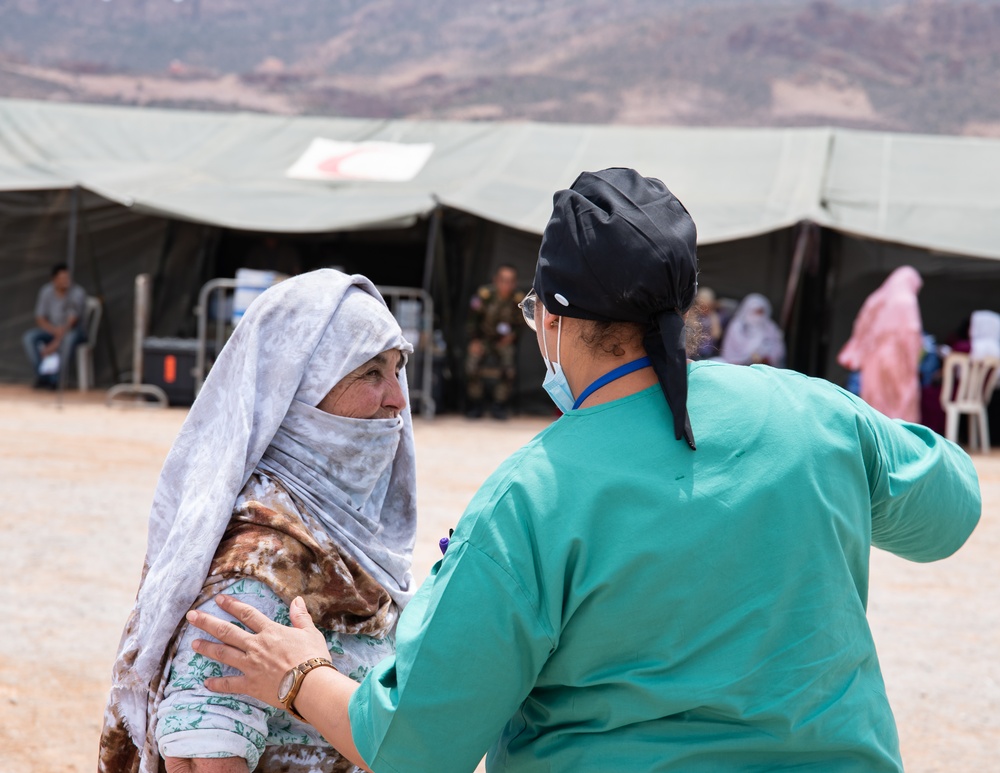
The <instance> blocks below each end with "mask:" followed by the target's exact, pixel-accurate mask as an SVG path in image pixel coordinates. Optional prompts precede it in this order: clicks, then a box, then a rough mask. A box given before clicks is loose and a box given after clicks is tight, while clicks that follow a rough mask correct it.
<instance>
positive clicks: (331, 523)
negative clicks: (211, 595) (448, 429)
mask: <svg viewBox="0 0 1000 773" xmlns="http://www.w3.org/2000/svg"><path fill="white" fill-rule="evenodd" d="M390 349H399V350H402V351H403V352H411V351H412V350H413V347H412V346H410V344H408V343H407V342H406V341H405V340H404V339H403V336H402V332H401V330H400V328H399V325H398V324H397V322H396V320H395V319H394V318H393V316H392V314H391V313H390V312H389V309H388V308H387V307H386V305H385V301H383V299H382V297H381V296H380V295H379V293H378V291H377V290H376V289H375V286H374V285H373V284H372V283H371V282H370V281H369V280H368V279H366V278H365V277H363V276H360V275H354V276H348V275H346V274H343V273H341V272H339V271H334V270H331V269H323V270H320V271H313V272H310V273H307V274H302V275H300V276H297V277H293V278H291V279H288V280H285V281H284V282H282V283H280V284H279V285H276V286H275V287H272V288H270V289H269V290H267V291H266V292H265V293H263V294H262V295H261V296H260V297H259V298H258V299H257V300H255V301H254V302H253V303H252V304H251V305H250V307H249V308H248V309H247V312H246V314H245V315H244V317H243V319H242V320H241V321H240V324H239V325H238V326H237V327H236V330H235V331H234V333H233V335H232V337H231V338H230V340H229V342H228V343H227V344H226V346H225V347H224V348H223V350H222V352H221V353H220V355H219V358H218V360H217V361H216V362H215V364H214V366H213V367H212V370H211V372H210V373H209V375H208V378H207V379H206V380H205V384H204V386H203V388H202V390H201V392H200V393H199V395H198V398H197V399H196V400H195V402H194V404H193V405H192V406H191V410H190V412H189V413H188V416H187V419H186V420H185V421H184V424H183V426H182V427H181V430H180V432H179V433H178V435H177V438H176V440H175V441H174V444H173V447H172V448H171V449H170V453H169V454H168V456H167V459H166V462H165V463H164V465H163V470H162V471H161V473H160V479H159V483H158V484H157V487H156V492H155V494H154V496H153V505H152V511H151V514H150V520H149V535H148V544H147V551H146V562H147V565H148V570H147V572H146V575H145V578H144V580H143V582H142V585H141V586H140V588H139V593H138V596H137V598H136V606H135V611H136V615H137V620H136V625H135V626H134V628H133V631H134V635H133V637H132V638H133V641H131V642H126V641H123V642H122V646H121V651H122V652H125V651H128V650H130V649H132V650H133V651H137V656H136V659H135V662H134V666H133V668H132V669H130V670H129V671H128V673H127V674H125V675H124V676H123V677H122V678H121V679H120V680H119V681H117V682H116V683H115V684H114V685H112V690H111V698H112V701H113V702H114V703H116V704H117V705H118V706H119V709H120V711H121V713H122V716H123V717H124V719H125V721H126V724H127V725H128V729H129V733H130V735H131V736H132V738H133V740H134V741H135V742H136V745H137V746H139V748H142V744H141V740H142V739H143V737H144V735H145V723H146V706H147V699H148V697H149V688H150V683H151V681H152V680H153V679H154V678H155V677H156V676H157V673H158V671H159V670H160V669H162V667H163V657H164V654H165V653H166V649H167V647H168V646H169V643H170V640H171V639H172V637H173V636H174V634H175V632H176V630H177V627H178V625H179V624H180V623H181V622H182V621H183V617H184V614H185V613H186V612H187V611H188V609H189V608H190V606H191V604H192V603H193V602H194V600H195V599H196V598H197V597H198V594H199V592H200V591H201V588H202V585H203V583H204V580H205V577H206V575H207V574H208V570H209V567H210V565H211V562H212V558H213V556H214V555H215V551H216V548H217V547H218V544H219V542H220V540H221V539H222V535H223V533H224V531H225V529H226V526H227V525H228V523H229V520H230V516H231V514H232V511H233V506H234V504H235V502H236V498H237V496H238V494H239V493H240V491H241V490H242V488H243V486H244V485H245V484H246V482H247V480H248V479H249V477H250V475H251V474H252V473H253V472H254V470H255V469H257V468H258V467H259V466H260V467H261V468H262V469H266V468H267V467H268V466H269V465H268V463H267V461H265V462H264V463H263V464H262V458H263V457H264V456H265V453H266V452H267V454H268V459H271V460H272V464H271V465H270V466H272V467H274V466H275V465H277V466H281V460H284V462H285V465H284V469H283V471H284V472H287V473H289V474H288V476H287V477H290V478H293V480H291V481H290V483H291V486H290V488H291V489H292V491H293V493H295V494H298V495H300V497H301V496H303V494H305V495H308V494H309V493H310V489H312V490H313V491H312V494H313V496H312V497H311V499H312V501H306V505H307V506H309V508H310V510H312V509H313V508H314V507H322V506H323V505H324V504H325V503H327V502H328V501H329V500H330V497H331V496H332V497H334V498H335V499H336V501H337V502H338V503H340V504H343V505H346V506H345V507H341V506H339V505H338V506H336V507H332V508H329V509H330V510H334V511H335V512H332V513H331V512H325V513H316V514H317V515H323V516H324V517H322V518H321V520H322V521H323V523H324V526H325V527H326V528H328V529H329V530H330V531H331V533H333V536H334V537H335V538H336V539H337V542H338V545H339V546H341V547H342V548H343V549H344V550H345V551H346V552H347V553H349V554H350V555H351V557H352V558H354V559H355V560H356V561H358V563H359V564H361V566H362V567H363V568H364V569H365V570H366V571H368V572H369V573H370V574H371V575H372V576H373V577H374V579H375V580H376V581H378V582H379V583H380V584H381V585H382V586H383V587H385V589H386V590H387V591H388V592H389V594H390V595H391V596H392V597H393V600H394V601H396V602H397V604H399V605H400V606H402V605H403V604H405V603H406V601H407V600H408V599H409V598H410V596H411V595H412V577H411V575H410V571H409V567H410V559H411V556H412V550H413V541H414V536H415V530H416V494H415V479H416V470H415V464H414V456H413V427H412V424H411V420H410V411H409V409H408V408H407V409H405V410H403V412H402V414H401V416H400V418H399V419H396V420H379V419H372V420H370V421H371V422H372V424H371V429H372V433H373V438H372V439H373V447H376V448H377V447H381V448H383V449H384V448H386V447H387V445H386V444H391V446H392V448H390V450H389V451H388V453H389V454H390V455H392V454H393V450H392V449H394V455H392V456H391V463H390V465H389V467H388V468H387V469H386V470H385V471H384V474H380V475H376V476H375V477H374V479H372V480H371V481H369V482H368V484H369V485H368V487H367V494H368V499H371V494H372V492H373V491H374V493H375V494H376V496H377V505H378V507H377V508H376V509H377V511H374V510H373V508H372V507H367V508H364V509H363V512H361V511H358V510H357V509H356V508H355V509H354V510H352V509H351V508H350V506H349V505H350V503H351V502H352V501H356V500H357V498H358V496H360V495H359V493H358V492H356V491H348V492H345V493H343V494H337V493H336V492H334V493H333V494H331V493H330V491H331V487H330V486H326V487H325V489H324V487H323V486H310V485H309V481H308V475H307V472H306V471H304V465H303V464H301V463H298V462H296V461H295V460H294V459H292V460H291V461H289V458H288V457H287V455H284V456H283V455H282V454H281V453H277V452H275V451H274V449H273V448H271V446H272V441H274V440H275V438H276V435H280V436H282V437H286V440H287V436H288V434H289V432H291V433H292V435H295V436H296V437H299V438H300V439H301V438H305V443H306V445H307V446H308V445H310V444H312V445H323V443H322V442H321V441H322V440H323V439H322V438H320V437H319V435H318V434H317V433H316V432H313V433H312V435H310V434H309V433H308V432H305V433H303V432H301V431H299V432H296V428H298V429H299V430H301V428H302V427H303V425H304V423H305V424H308V423H309V419H310V418H313V419H316V418H322V417H323V416H326V414H322V412H321V411H319V410H318V409H315V408H314V406H316V405H317V404H318V403H319V402H320V401H321V400H322V399H323V397H324V396H326V394H327V392H329V391H330V389H331V388H332V387H333V386H334V385H335V384H337V383H338V382H340V381H341V380H342V379H343V378H344V376H346V375H347V374H348V373H350V372H351V371H353V370H354V369H355V368H358V367H360V366H361V365H363V364H364V363H365V362H367V361H368V360H370V359H371V358H372V357H374V356H375V355H377V354H379V353H381V352H384V351H387V350H390ZM400 382H401V385H402V388H403V393H404V394H406V376H405V371H404V372H402V373H400ZM310 411H315V412H316V413H315V414H310V413H309V412H310ZM331 418H334V419H335V418H340V417H331ZM304 419H305V421H304ZM347 421H348V422H349V423H350V422H351V421H352V420H347ZM363 421H364V420H353V425H350V424H348V425H346V426H353V437H352V438H349V439H348V440H347V441H345V442H346V443H347V444H348V446H349V445H350V444H352V443H353V444H354V445H363V443H362V442H361V440H360V439H359V437H358V429H359V426H360V425H361V424H362V423H363ZM393 424H395V425H396V427H395V431H390V430H392V429H393V427H392V426H391V425H393ZM327 426H330V427H333V428H336V427H338V426H345V425H343V424H341V425H338V424H337V423H336V422H335V421H334V423H333V424H332V425H327ZM279 430H280V432H279ZM325 440H327V441H330V442H328V443H326V447H325V448H323V449H320V450H321V451H325V450H328V449H333V450H335V449H336V448H337V447H338V440H337V439H336V438H334V439H330V438H326V439H325ZM277 445H278V446H280V447H283V448H284V449H285V450H288V448H289V443H288V442H286V443H284V444H282V443H277ZM341 447H343V444H341ZM293 455H294V454H293ZM304 456H305V457H306V458H305V459H304V460H303V461H305V462H306V463H308V462H309V461H311V459H310V458H309V456H310V454H309V452H306V453H305V454H304ZM274 459H277V460H278V461H277V462H275V461H273V460H274ZM279 472H280V471H279ZM315 477H316V478H317V479H320V478H322V476H315ZM303 479H306V480H305V481H303ZM282 480H283V482H285V478H284V477H282Z"/></svg>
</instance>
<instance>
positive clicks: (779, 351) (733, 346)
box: [719, 293, 785, 368]
mask: <svg viewBox="0 0 1000 773" xmlns="http://www.w3.org/2000/svg"><path fill="white" fill-rule="evenodd" d="M719 356H720V357H721V358H722V359H723V360H724V361H725V362H729V363H732V364H733V365H773V366H774V367H776V368H783V367H784V366H785V337H784V336H783V335H782V333H781V328H780V327H778V325H777V323H776V322H775V321H774V320H772V319H771V303H770V301H768V300H767V298H765V297H764V296H763V295H761V294H760V293H750V294H749V295H748V296H746V297H745V298H744V299H743V300H742V301H741V302H740V305H739V307H738V308H737V309H736V313H735V314H734V315H733V318H732V320H730V322H729V325H728V326H727V327H726V333H725V336H724V337H723V339H722V350H721V351H720V353H719Z"/></svg>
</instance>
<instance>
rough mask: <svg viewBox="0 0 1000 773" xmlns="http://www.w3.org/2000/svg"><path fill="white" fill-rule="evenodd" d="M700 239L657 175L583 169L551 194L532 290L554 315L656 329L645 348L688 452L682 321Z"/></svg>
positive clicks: (693, 283) (689, 300)
mask: <svg viewBox="0 0 1000 773" xmlns="http://www.w3.org/2000/svg"><path fill="white" fill-rule="evenodd" d="M696 240H697V232H696V230H695V226H694V221H693V220H692V219H691V215H689V214H688V211H687V210H686V209H685V208H684V205H683V204H681V203H680V201H678V200H677V198H676V197H675V196H674V195H673V194H672V193H671V192H670V191H669V190H667V186H665V185H664V184H663V183H662V182H660V181H659V180H657V179H656V178H654V177H643V176H642V175H640V174H639V173H638V172H636V171H635V170H634V169H605V170H603V171H600V172H584V173H583V174H581V175H580V176H579V177H578V178H576V182H574V183H573V185H572V186H571V187H570V188H569V190H563V191H558V192H557V193H556V194H555V196H554V197H553V199H552V217H551V218H550V219H549V222H548V225H546V226H545V233H544V234H543V236H542V247H541V249H540V250H539V253H538V265H537V267H536V269H535V292H536V293H537V294H538V297H539V298H541V301H542V303H543V304H544V305H545V308H546V309H548V310H549V311H550V312H551V313H553V314H557V315H563V316H567V317H576V318H578V319H588V320H595V321H603V322H636V323H639V324H644V325H645V324H648V325H649V326H650V331H649V332H648V333H647V334H646V337H645V339H644V341H643V344H644V345H645V348H646V352H647V353H648V354H649V357H650V359H651V360H652V362H653V369H654V370H655V371H656V375H657V377H658V378H659V380H660V387H661V388H662V389H663V393H664V395H666V398H667V404H668V405H669V406H670V410H671V413H672V414H673V417H674V436H675V437H676V438H677V439H678V440H680V438H681V437H683V438H684V439H685V440H687V442H688V445H690V446H691V448H694V447H695V445H694V434H693V433H692V431H691V422H690V420H689V419H688V414H687V349H686V347H685V341H684V317H683V315H684V313H685V312H686V311H687V310H688V309H689V308H691V304H692V303H693V302H694V295H695V291H696V290H697V284H698V282H697V276H698V258H697V255H696V251H695V242H696Z"/></svg>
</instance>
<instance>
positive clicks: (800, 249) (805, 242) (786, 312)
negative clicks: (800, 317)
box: [780, 220, 815, 330]
mask: <svg viewBox="0 0 1000 773" xmlns="http://www.w3.org/2000/svg"><path fill="white" fill-rule="evenodd" d="M797 228H798V235H797V236H796V238H795V251H794V252H793V253H792V266H791V268H790V269H789V271H788V283H787V284H786V285H785V300H784V302H783V303H782V304H781V318H780V320H781V322H780V324H781V329H782V330H788V326H789V324H790V323H791V321H792V311H793V310H794V308H795V298H796V296H797V295H798V293H799V285H800V284H801V282H802V268H803V266H805V262H806V255H807V254H808V252H809V249H808V248H809V242H810V238H811V237H812V234H813V229H814V228H815V226H814V225H813V224H812V223H810V222H809V221H808V220H803V221H801V222H800V223H799V224H798V226H797Z"/></svg>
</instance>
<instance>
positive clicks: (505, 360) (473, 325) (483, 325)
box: [465, 264, 524, 419]
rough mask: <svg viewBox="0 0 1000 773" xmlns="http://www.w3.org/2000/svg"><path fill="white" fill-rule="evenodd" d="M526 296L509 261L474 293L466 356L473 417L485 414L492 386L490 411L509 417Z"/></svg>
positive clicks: (467, 410) (467, 333)
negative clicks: (521, 290) (522, 307)
mask: <svg viewBox="0 0 1000 773" xmlns="http://www.w3.org/2000/svg"><path fill="white" fill-rule="evenodd" d="M523 298H524V293H522V292H520V291H519V290H518V289H517V269H515V268H514V267H513V266H510V265H506V264H504V265H501V266H500V267H499V268H497V270H496V273H495V274H494V275H493V284H491V285H483V286H482V287H480V288H479V291H478V292H477V293H476V294H475V295H473V296H472V301H471V302H470V303H469V318H468V322H467V324H466V340H467V341H468V342H469V343H468V351H467V354H466V358H465V377H466V389H467V392H466V394H467V397H468V402H467V404H466V415H467V416H469V418H473V419H478V418H479V417H480V416H482V415H483V408H484V405H485V401H486V398H487V396H488V395H487V391H488V389H489V387H490V386H492V395H491V397H492V402H491V403H490V413H491V414H492V415H493V417H494V418H497V419H506V418H507V410H508V408H507V405H508V402H509V401H510V397H511V393H512V392H513V390H514V381H515V379H516V378H517V334H518V332H519V330H520V328H521V326H522V325H524V317H523V315H522V314H521V310H520V309H519V308H518V307H517V304H518V303H520V302H521V300H522V299H523Z"/></svg>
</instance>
